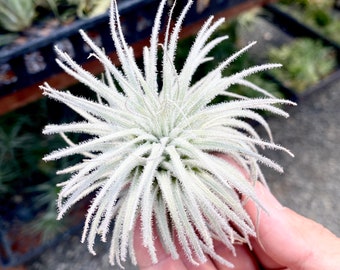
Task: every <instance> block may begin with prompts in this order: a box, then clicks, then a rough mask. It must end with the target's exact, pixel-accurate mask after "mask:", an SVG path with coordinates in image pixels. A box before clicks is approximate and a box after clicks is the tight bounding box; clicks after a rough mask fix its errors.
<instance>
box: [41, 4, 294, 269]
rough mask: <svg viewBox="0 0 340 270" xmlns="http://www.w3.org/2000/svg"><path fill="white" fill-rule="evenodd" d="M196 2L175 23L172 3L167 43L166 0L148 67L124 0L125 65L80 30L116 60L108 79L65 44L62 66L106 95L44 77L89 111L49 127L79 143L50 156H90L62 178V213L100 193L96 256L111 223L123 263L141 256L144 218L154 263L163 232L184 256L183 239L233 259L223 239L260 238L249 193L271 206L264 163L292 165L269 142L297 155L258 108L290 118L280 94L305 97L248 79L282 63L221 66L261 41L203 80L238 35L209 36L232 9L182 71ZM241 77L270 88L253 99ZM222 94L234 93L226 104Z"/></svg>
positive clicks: (195, 258) (194, 258) (170, 248)
mask: <svg viewBox="0 0 340 270" xmlns="http://www.w3.org/2000/svg"><path fill="white" fill-rule="evenodd" d="M192 2H193V1H188V3H187V4H186V6H185V7H184V8H183V10H182V11H181V13H180V15H179V17H178V18H177V20H176V22H175V24H172V23H171V21H172V19H171V17H172V13H173V9H174V8H173V7H172V8H171V10H170V12H169V18H170V19H169V21H168V22H167V24H166V25H165V27H164V28H165V34H164V40H162V41H161V40H160V39H159V31H160V28H161V17H162V14H163V12H164V8H165V5H166V0H162V1H161V3H160V5H159V8H158V11H157V14H156V17H155V21H154V26H153V29H152V33H151V37H150V46H149V47H145V48H144V50H143V61H144V62H143V66H142V67H139V66H138V65H137V63H136V59H135V57H134V53H133V49H132V48H131V47H129V46H128V44H127V43H126V41H125V39H124V35H123V30H122V27H121V24H120V21H119V14H118V7H117V4H116V2H115V1H113V2H112V4H111V10H110V27H111V31H112V38H113V41H114V45H115V48H116V52H117V55H118V57H119V60H120V62H121V68H118V67H116V66H115V65H114V64H112V62H111V61H110V60H109V58H108V57H107V56H106V55H105V54H104V52H103V50H102V49H101V48H99V47H97V46H96V45H95V44H94V42H93V41H92V40H91V39H90V38H89V37H88V36H87V35H86V34H85V32H84V31H80V34H81V35H82V37H83V39H84V41H85V42H86V43H87V44H88V45H89V46H90V47H91V48H92V50H93V53H92V54H91V56H93V57H95V58H97V59H98V60H99V61H100V62H101V63H102V65H103V67H104V69H105V73H104V79H103V80H99V79H97V78H96V77H94V76H93V75H92V74H90V73H89V72H88V71H86V70H84V69H83V68H82V67H81V66H79V65H78V64H77V63H76V62H74V61H73V60H72V59H71V57H69V55H67V54H66V53H64V52H62V51H60V50H59V49H58V48H56V51H57V54H58V59H57V60H56V61H57V63H58V64H59V65H60V67H62V68H63V69H64V70H65V71H66V72H67V73H69V74H70V75H72V76H73V77H75V78H76V79H78V80H79V81H80V82H81V83H83V84H85V85H87V86H88V87H89V88H90V89H91V90H92V91H93V92H95V93H96V94H97V97H98V99H97V100H94V99H86V98H84V97H79V96H75V95H73V94H72V93H70V92H61V91H58V90H56V89H53V88H52V87H51V86H49V85H48V84H44V85H43V86H41V88H42V89H43V91H44V95H46V96H48V97H50V98H52V99H55V100H57V101H59V102H62V103H65V104H66V105H67V106H69V107H70V108H72V109H73V110H74V111H75V112H77V113H78V114H79V115H80V116H81V117H82V118H83V120H82V121H79V122H72V123H63V124H59V125H54V124H50V125H47V126H46V127H45V129H44V131H43V132H44V133H45V134H58V133H59V134H61V136H62V137H63V138H64V139H65V141H66V143H67V144H68V146H67V147H65V148H63V149H59V150H56V151H53V152H52V153H50V154H48V155H47V156H45V157H44V160H45V161H51V160H56V159H60V158H64V157H67V156H71V155H81V156H83V159H82V161H81V162H79V163H77V164H75V165H74V166H71V167H67V168H65V169H62V170H60V171H59V172H58V173H59V174H71V176H70V178H69V180H67V181H65V182H63V183H60V186H61V187H62V188H61V191H60V193H59V196H58V200H57V206H58V210H59V214H58V219H60V218H62V217H63V216H64V214H65V213H66V212H67V211H68V210H69V209H70V207H72V206H73V205H74V204H75V203H77V202H78V201H79V200H81V199H82V198H84V197H85V196H88V195H90V194H91V195H93V196H94V197H93V200H92V202H91V204H90V206H89V209H88V213H87V215H86V220H85V225H84V229H83V234H82V242H85V241H86V240H87V243H88V248H89V251H90V252H91V253H93V254H96V252H95V250H94V243H95V239H96V237H97V235H98V236H100V237H101V240H102V241H107V239H108V234H109V233H111V234H112V240H111V246H110V256H109V259H110V262H111V263H112V264H118V265H121V264H122V262H124V261H125V260H126V259H127V257H128V256H130V258H131V260H132V262H133V263H135V264H136V258H135V250H134V242H133V234H134V233H133V232H134V230H135V226H136V222H137V221H138V220H140V223H141V237H142V239H143V244H144V246H145V247H146V248H147V250H148V251H149V254H150V258H151V259H152V261H153V262H154V263H156V262H157V260H158V258H157V255H156V247H155V244H154V238H155V233H157V234H158V235H159V237H160V239H161V242H162V245H163V247H164V248H165V250H166V251H167V252H168V253H169V254H171V256H172V258H174V259H177V258H178V257H179V251H178V248H177V247H176V245H175V237H176V238H177V239H178V242H179V243H180V245H181V248H182V249H183V250H184V252H185V254H186V256H187V258H188V259H189V260H190V261H191V263H193V264H200V263H204V262H205V261H206V260H207V256H210V257H212V258H214V259H216V260H218V261H220V262H222V263H224V264H225V265H227V266H230V267H231V266H232V264H231V263H230V262H228V261H226V260H225V259H223V258H222V257H220V256H219V255H218V254H216V252H215V249H214V241H213V240H214V239H218V240H219V241H221V242H223V243H224V244H225V246H226V247H228V248H229V249H230V250H231V251H232V252H233V253H234V254H235V248H234V246H233V244H234V243H239V242H241V243H247V244H249V245H250V240H249V239H250V237H251V236H256V229H255V225H254V224H253V223H252V221H251V219H250V217H249V215H248V214H247V212H246V211H245V210H244V208H243V205H244V200H252V201H254V202H255V204H256V205H257V206H258V207H259V209H265V205H263V204H262V203H261V201H260V200H259V198H258V197H257V195H256V193H255V190H254V184H255V183H256V181H261V182H262V183H265V179H264V176H263V175H262V173H261V169H260V163H263V164H265V165H267V166H269V167H272V168H274V169H276V170H277V171H282V168H281V167H280V166H279V165H278V164H276V163H275V162H274V161H272V160H270V159H269V158H267V157H265V156H263V155H261V154H260V153H259V152H258V150H257V146H259V147H261V148H272V149H279V150H283V151H286V152H287V153H289V154H291V153H290V152H289V151H288V150H286V149H285V148H283V147H281V146H279V145H277V144H275V143H274V142H273V141H272V136H271V132H270V128H269V126H268V124H267V122H266V121H265V119H263V117H262V116H261V115H260V114H259V113H258V112H257V110H266V111H270V112H272V113H274V114H278V115H281V116H284V117H287V116H288V114H287V113H286V112H284V111H283V110H282V109H280V108H278V107H276V104H293V103H292V102H290V101H287V100H282V99H277V98H275V97H274V96H272V95H270V94H269V93H268V92H266V91H265V90H263V89H261V88H259V87H258V86H256V85H254V84H252V83H251V82H249V81H247V80H246V77H247V76H249V75H251V74H253V73H256V72H260V71H263V70H267V69H270V68H275V67H279V66H280V65H279V64H264V65H260V66H253V67H250V68H248V69H245V70H242V71H240V72H237V73H235V74H233V75H230V76H227V77H223V76H222V75H221V72H222V71H223V70H225V69H226V68H228V66H229V65H230V64H231V63H232V62H233V61H234V60H235V59H236V58H237V57H238V56H240V55H242V54H243V53H245V52H246V51H247V50H248V49H249V48H250V47H252V46H253V45H254V44H255V43H254V42H253V43H250V44H249V45H247V46H246V47H244V48H243V49H241V50H239V51H238V52H235V53H234V54H232V55H231V56H230V57H229V58H227V59H226V60H224V61H222V62H221V63H219V64H218V65H217V66H216V68H215V69H213V70H212V71H210V72H208V73H207V74H206V75H205V76H203V77H202V78H201V79H200V80H198V81H197V82H192V77H193V75H194V73H195V71H196V70H197V68H198V67H199V66H200V65H201V64H202V63H204V62H207V61H210V60H212V59H211V57H209V56H208V53H209V52H210V51H211V50H212V49H213V48H214V47H215V46H216V45H217V44H219V43H221V42H223V41H224V40H225V39H227V37H226V36H223V37H217V38H215V39H212V40H210V39H209V37H210V36H211V35H212V33H213V32H214V31H215V30H216V29H217V28H218V27H219V26H220V25H221V24H222V23H223V21H224V20H223V19H218V20H216V21H214V19H213V17H210V18H209V19H208V20H207V21H206V22H205V23H204V24H203V26H202V28H201V29H200V31H199V32H198V34H197V36H196V39H195V41H194V43H193V44H192V47H191V50H190V52H189V54H188V56H187V58H186V61H185V62H184V63H183V67H182V69H181V70H176V69H175V67H174V60H175V57H176V49H177V42H178V38H179V33H180V30H181V25H182V21H183V19H184V17H185V15H186V14H187V12H188V10H189V8H190V6H191V4H192ZM158 49H160V51H161V52H160V54H159V53H158ZM159 66H161V67H160V68H158V67H159ZM158 69H160V70H158ZM234 84H240V85H243V86H244V87H250V88H252V89H253V90H254V91H258V92H261V93H262V94H263V97H262V98H256V99H250V98H247V97H245V96H242V95H238V94H235V93H231V92H229V91H228V89H229V87H230V86H232V85H234ZM217 96H228V97H231V98H233V100H232V101H229V102H222V103H218V104H214V103H213V102H212V101H213V100H214V99H215V98H216V97H217ZM249 119H250V120H253V121H257V122H259V123H260V125H262V126H263V127H264V129H265V130H266V131H267V133H268V138H269V140H268V141H266V140H264V139H262V138H260V136H259V135H258V133H257V132H256V131H255V129H254V128H253V126H252V125H250V124H249V123H248V122H247V120H249ZM66 133H85V134H87V136H89V138H88V139H86V140H85V141H81V142H77V143H75V142H73V141H71V140H70V139H69V138H68V136H67V135H66ZM216 153H222V154H224V155H226V156H228V158H229V159H225V158H223V157H222V156H221V155H217V154H216ZM231 160H232V161H231ZM234 163H236V164H237V166H235V165H234ZM240 195H242V196H240ZM175 232H176V233H175Z"/></svg>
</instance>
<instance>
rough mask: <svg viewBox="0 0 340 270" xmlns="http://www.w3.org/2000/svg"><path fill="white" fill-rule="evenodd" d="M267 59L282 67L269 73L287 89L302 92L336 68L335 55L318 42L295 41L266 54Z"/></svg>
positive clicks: (330, 49)
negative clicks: (280, 64)
mask: <svg viewBox="0 0 340 270" xmlns="http://www.w3.org/2000/svg"><path fill="white" fill-rule="evenodd" d="M268 56H269V59H270V60H271V61H273V62H278V63H282V65H283V67H282V68H280V69H275V70H272V71H270V72H271V73H273V74H274V75H275V76H276V77H277V78H278V79H279V80H280V81H281V82H282V83H283V84H285V85H286V86H287V87H290V88H292V89H295V90H297V91H298V92H303V91H304V90H306V88H308V87H309V86H312V85H314V84H316V83H317V82H318V81H320V80H321V79H322V78H324V77H325V76H327V75H329V74H330V73H331V72H332V71H333V70H334V69H335V67H336V65H337V61H336V53H335V50H334V49H333V48H330V47H325V46H324V45H323V44H322V43H321V42H320V41H318V40H313V39H310V38H299V39H295V40H294V41H293V42H291V43H289V44H284V45H282V46H281V47H279V48H272V49H271V50H270V51H269V52H268Z"/></svg>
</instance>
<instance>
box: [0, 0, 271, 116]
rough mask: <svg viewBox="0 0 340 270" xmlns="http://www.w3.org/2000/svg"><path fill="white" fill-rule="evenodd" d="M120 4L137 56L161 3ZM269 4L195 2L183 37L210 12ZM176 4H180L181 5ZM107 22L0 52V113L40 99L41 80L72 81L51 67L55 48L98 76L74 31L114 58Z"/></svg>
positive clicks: (72, 27)
mask: <svg viewBox="0 0 340 270" xmlns="http://www.w3.org/2000/svg"><path fill="white" fill-rule="evenodd" d="M118 2H119V3H118V6H119V10H120V15H121V21H122V25H123V29H124V32H125V33H124V34H125V37H126V39H127V41H128V42H129V43H130V44H131V45H132V46H133V47H134V48H135V54H136V56H138V55H140V54H141V51H142V49H141V48H142V47H143V46H144V45H146V44H147V40H148V37H149V35H150V33H151V29H152V26H153V19H154V15H155V13H156V10H157V6H158V3H159V1H158V0H125V1H118ZM178 2H179V1H178ZM270 2H273V0H228V1H225V0H197V1H195V6H194V7H192V8H191V9H190V15H189V16H187V18H188V20H186V22H185V27H184V29H183V30H184V31H183V32H182V33H183V34H185V33H188V35H189V34H190V33H193V32H195V31H196V29H197V27H193V26H194V25H195V23H198V22H199V21H200V20H203V19H205V18H206V17H207V16H209V15H211V14H215V15H216V17H219V16H225V17H228V18H230V17H232V16H235V15H236V14H238V13H240V12H242V11H244V10H247V9H249V8H251V7H254V6H259V5H264V4H265V3H270ZM179 5H183V2H180V3H179ZM108 19H109V14H108V13H105V14H102V15H100V16H97V17H94V18H89V19H81V20H76V21H74V22H73V23H72V24H69V25H62V26H60V27H59V28H56V29H55V30H54V31H52V33H50V34H49V35H48V36H45V37H37V38H35V39H32V40H29V41H27V42H26V43H24V44H22V45H17V46H13V47H11V48H10V49H6V50H4V49H1V48H0V115H1V114H3V113H6V112H8V111H10V110H14V109H16V108H18V107H20V106H23V105H25V104H27V103H28V102H30V101H34V100H36V99H38V98H40V97H41V92H40V90H39V89H38V86H39V85H40V84H42V83H43V82H44V81H47V82H49V83H50V84H51V85H52V86H53V87H56V88H65V87H68V86H70V85H72V84H74V83H75V80H74V79H72V78H70V77H69V76H67V75H66V74H65V73H63V72H62V70H61V69H60V68H59V66H58V65H57V64H56V63H55V52H54V47H55V46H56V45H57V46H59V47H60V48H61V49H63V50H65V51H66V52H68V53H69V54H70V55H71V56H72V57H73V58H74V59H75V60H76V61H77V62H78V63H79V64H82V65H83V66H84V68H86V69H87V70H89V71H90V72H92V73H94V74H99V73H101V72H102V71H103V69H102V67H101V65H100V64H99V63H98V62H97V61H96V60H93V59H88V56H89V53H90V52H89V48H88V47H87V46H86V45H85V44H84V43H83V40H82V39H81V37H80V35H79V33H78V31H79V29H83V30H84V31H86V32H87V33H88V34H89V35H90V36H91V37H92V38H93V39H94V40H95V41H96V42H97V44H98V45H100V46H101V47H103V49H104V50H105V52H106V53H107V54H108V55H109V56H110V57H112V58H113V59H116V58H115V54H114V46H113V42H112V40H111V37H110V30H109V26H108ZM114 61H115V60H114ZM116 62H117V61H116Z"/></svg>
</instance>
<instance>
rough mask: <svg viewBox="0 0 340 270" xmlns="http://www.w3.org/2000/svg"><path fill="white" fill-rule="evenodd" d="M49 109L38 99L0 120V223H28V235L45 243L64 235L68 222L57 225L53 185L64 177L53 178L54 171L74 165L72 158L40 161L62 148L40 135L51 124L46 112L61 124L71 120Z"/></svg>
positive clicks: (55, 139)
mask: <svg viewBox="0 0 340 270" xmlns="http://www.w3.org/2000/svg"><path fill="white" fill-rule="evenodd" d="M50 106H51V105H47V100H46V99H41V100H40V101H38V102H35V103H32V104H30V105H28V106H26V107H24V108H21V109H19V110H17V111H15V112H12V113H8V114H6V115H3V116H1V117H0V219H3V220H7V221H8V222H14V221H16V220H22V221H24V222H29V226H27V228H28V229H29V230H30V233H36V234H40V235H42V237H43V239H44V240H47V239H50V238H53V237H54V236H55V235H56V234H58V233H60V232H61V231H63V230H64V229H65V228H66V227H65V224H66V223H67V222H68V221H67V220H65V221H63V222H57V221H56V216H57V213H56V207H55V202H56V198H57V193H58V191H59V188H58V187H56V183H60V182H62V181H64V180H65V179H64V176H59V175H56V174H55V172H56V170H57V169H56V168H57V167H58V168H63V167H67V166H69V165H70V164H73V162H75V161H76V160H75V159H74V158H73V159H69V160H64V161H62V162H61V163H60V162H49V163H45V162H43V161H42V160H41V158H42V156H44V155H45V154H46V153H48V152H50V151H51V150H52V149H54V147H58V146H59V147H62V146H64V142H63V140H62V139H61V138H60V137H59V136H44V135H42V133H41V130H42V128H43V126H44V125H46V123H48V122H49V121H50V120H49V119H48V118H47V114H48V113H47V111H48V110H52V112H53V111H55V113H54V115H55V118H58V119H60V121H62V119H65V118H67V119H73V117H74V116H73V114H70V113H69V112H68V111H66V113H65V109H63V110H60V108H56V107H53V109H51V108H49V107H50ZM65 222H66V223H65Z"/></svg>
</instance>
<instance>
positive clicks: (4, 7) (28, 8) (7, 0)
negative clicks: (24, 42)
mask: <svg viewBox="0 0 340 270" xmlns="http://www.w3.org/2000/svg"><path fill="white" fill-rule="evenodd" d="M34 17H35V4H34V1H33V0H0V27H2V28H3V29H5V30H7V31H10V32H20V31H23V30H25V29H26V28H28V27H29V26H31V24H32V22H33V19H34Z"/></svg>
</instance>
